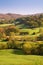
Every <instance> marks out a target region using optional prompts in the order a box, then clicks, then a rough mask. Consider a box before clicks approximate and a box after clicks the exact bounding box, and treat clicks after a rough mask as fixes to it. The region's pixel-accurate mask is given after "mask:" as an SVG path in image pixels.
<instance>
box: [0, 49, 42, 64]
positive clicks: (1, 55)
mask: <svg viewBox="0 0 43 65" xmlns="http://www.w3.org/2000/svg"><path fill="white" fill-rule="evenodd" d="M0 65H43V56H38V55H24V53H23V52H22V51H20V50H12V49H9V50H8V49H6V50H0Z"/></svg>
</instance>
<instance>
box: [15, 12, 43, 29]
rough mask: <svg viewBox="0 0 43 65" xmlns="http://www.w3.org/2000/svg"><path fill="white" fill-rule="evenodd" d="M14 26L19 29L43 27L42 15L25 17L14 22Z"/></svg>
mask: <svg viewBox="0 0 43 65" xmlns="http://www.w3.org/2000/svg"><path fill="white" fill-rule="evenodd" d="M15 21H16V22H15V25H16V26H19V28H37V27H43V13H42V14H34V15H26V16H24V17H21V18H18V19H16V20H15Z"/></svg>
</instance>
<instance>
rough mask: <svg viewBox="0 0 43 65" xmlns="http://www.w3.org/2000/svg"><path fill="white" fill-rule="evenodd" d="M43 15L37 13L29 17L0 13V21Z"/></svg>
mask: <svg viewBox="0 0 43 65" xmlns="http://www.w3.org/2000/svg"><path fill="white" fill-rule="evenodd" d="M40 15H43V13H37V14H30V15H21V14H13V13H6V14H3V13H0V19H7V20H9V19H17V18H21V17H29V16H40Z"/></svg>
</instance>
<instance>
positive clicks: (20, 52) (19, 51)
mask: <svg viewBox="0 0 43 65" xmlns="http://www.w3.org/2000/svg"><path fill="white" fill-rule="evenodd" d="M12 54H16V55H25V54H24V52H23V51H22V50H17V49H13V52H12Z"/></svg>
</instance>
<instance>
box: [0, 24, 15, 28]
mask: <svg viewBox="0 0 43 65" xmlns="http://www.w3.org/2000/svg"><path fill="white" fill-rule="evenodd" d="M10 25H14V24H0V27H6V26H10Z"/></svg>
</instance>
